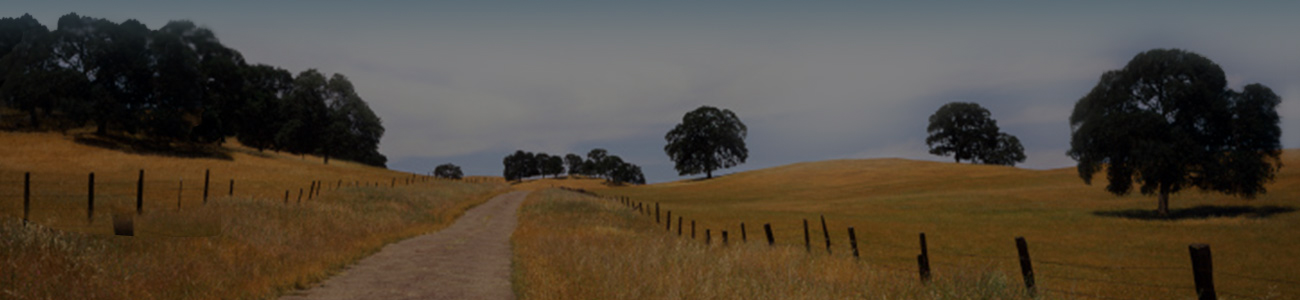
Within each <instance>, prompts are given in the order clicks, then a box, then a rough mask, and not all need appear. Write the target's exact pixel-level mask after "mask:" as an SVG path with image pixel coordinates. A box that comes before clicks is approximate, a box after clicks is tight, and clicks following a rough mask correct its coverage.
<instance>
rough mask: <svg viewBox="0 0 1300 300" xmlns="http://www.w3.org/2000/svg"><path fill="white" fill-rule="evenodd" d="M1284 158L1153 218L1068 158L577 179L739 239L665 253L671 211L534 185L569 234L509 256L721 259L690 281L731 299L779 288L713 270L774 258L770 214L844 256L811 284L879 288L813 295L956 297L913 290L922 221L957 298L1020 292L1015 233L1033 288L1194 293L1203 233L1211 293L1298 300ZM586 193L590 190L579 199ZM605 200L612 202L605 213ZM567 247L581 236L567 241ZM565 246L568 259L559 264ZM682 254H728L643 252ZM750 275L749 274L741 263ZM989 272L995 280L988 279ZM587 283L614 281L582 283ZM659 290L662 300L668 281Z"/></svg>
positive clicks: (1142, 294)
mask: <svg viewBox="0 0 1300 300" xmlns="http://www.w3.org/2000/svg"><path fill="white" fill-rule="evenodd" d="M1282 160H1283V164H1284V167H1283V168H1282V170H1281V172H1279V173H1278V174H1277V178H1276V181H1275V182H1273V183H1272V184H1269V185H1268V186H1267V187H1268V193H1267V194H1264V195H1261V196H1259V197H1258V198H1256V199H1253V200H1244V199H1240V198H1234V197H1229V196H1225V195H1221V194H1214V193H1204V192H1200V191H1198V190H1188V191H1184V192H1181V193H1178V194H1175V195H1173V197H1172V198H1171V199H1172V200H1171V206H1172V208H1173V210H1172V214H1173V216H1172V218H1171V219H1160V218H1156V217H1155V216H1154V210H1155V206H1156V203H1155V202H1156V201H1155V197H1154V196H1143V195H1140V194H1136V193H1135V194H1132V195H1127V196H1114V195H1112V194H1109V193H1107V192H1105V191H1104V186H1105V184H1106V180H1105V178H1104V177H1098V178H1095V179H1094V182H1093V184H1092V185H1086V184H1084V183H1083V182H1082V181H1081V180H1080V179H1079V178H1078V175H1077V173H1076V172H1075V171H1074V169H1073V168H1064V169H1055V170H1026V169H1018V168H1013V167H1003V166H984V165H968V164H952V163H940V162H926V161H912V160H903V159H868V160H835V161H821V162H810V163H799V164H792V165H787V166H782V167H776V168H770V169H764V170H757V171H751V172H741V173H736V174H730V175H726V176H722V177H718V178H715V179H712V180H684V181H678V182H671V183H664V184H654V185H646V186H637V187H604V186H600V187H597V188H592V187H591V186H592V185H591V184H590V183H579V184H580V185H583V186H585V187H586V189H588V190H590V191H594V192H595V193H596V194H600V195H604V196H616V197H629V198H630V199H631V200H632V201H634V202H642V203H646V204H645V205H646V207H649V208H651V209H653V207H654V205H655V204H656V203H657V204H658V205H659V207H660V210H661V211H662V212H661V213H663V214H666V213H667V212H668V211H672V215H673V218H674V219H676V218H678V217H682V218H683V221H684V223H685V226H688V227H687V229H686V230H685V231H686V232H689V231H690V229H689V226H690V225H689V224H690V223H691V222H694V223H695V226H696V229H697V231H698V233H697V236H696V238H695V241H694V242H692V243H690V244H693V245H698V244H703V243H704V239H705V237H704V231H705V230H710V231H711V232H712V233H713V243H712V246H708V247H706V249H714V250H710V251H719V250H716V249H717V248H718V240H719V232H720V231H723V230H726V231H729V232H730V233H731V239H732V243H733V244H734V243H735V242H736V240H737V237H738V235H739V234H738V233H739V232H740V224H741V223H744V224H745V225H746V235H747V236H748V241H749V243H748V244H746V247H740V248H738V249H745V250H733V251H734V252H726V250H723V251H722V252H711V254H701V255H703V256H701V257H695V256H692V255H694V254H689V253H694V252H692V251H694V250H691V251H684V250H680V249H678V250H673V248H680V247H678V246H673V245H674V244H669V245H667V246H663V245H651V244H648V243H652V241H657V242H660V243H668V242H664V239H667V240H671V241H674V242H673V243H676V241H678V240H687V241H689V240H690V234H689V233H686V234H684V235H683V237H682V238H677V237H676V230H677V227H678V225H677V224H672V225H671V228H672V230H671V231H665V228H666V225H665V224H662V223H655V217H654V216H653V212H652V213H650V214H648V215H641V216H640V217H637V215H636V214H635V213H629V211H628V209H627V208H626V207H623V206H621V205H618V204H616V203H615V204H612V205H613V208H610V207H608V206H609V205H611V204H610V201H608V200H581V199H583V198H584V197H582V196H578V195H576V194H573V193H568V194H563V195H560V194H543V195H539V196H538V197H544V198H545V199H547V200H548V201H557V202H559V203H569V204H570V205H548V204H544V203H541V202H545V201H542V200H536V201H533V202H529V203H526V204H525V207H524V212H523V213H521V218H522V220H521V228H530V227H528V226H527V224H532V223H533V222H536V220H547V221H549V222H558V223H560V224H564V225H549V226H550V227H559V228H568V229H567V230H569V231H566V232H565V234H558V233H559V231H558V229H557V230H556V231H547V230H543V229H532V230H533V231H532V232H528V233H525V234H517V235H516V247H517V248H516V249H523V250H520V252H523V253H517V254H516V259H517V260H519V261H520V262H521V265H524V266H529V265H530V264H529V263H528V262H529V261H530V260H542V261H543V262H539V263H536V264H534V267H533V268H531V269H530V268H528V267H524V268H523V269H524V271H520V270H517V272H521V273H520V274H517V280H518V281H521V282H524V283H525V284H524V285H525V286H532V285H529V284H527V282H529V281H532V280H539V278H551V277H550V276H547V274H549V273H548V272H559V273H564V274H582V273H596V274H588V275H590V276H591V277H592V278H606V277H608V278H623V279H611V280H623V281H629V282H626V283H624V284H619V283H617V282H616V283H611V284H609V286H611V288H610V289H618V288H620V287H621V288H632V287H629V286H628V285H630V284H646V285H651V286H655V285H663V286H674V285H677V284H690V282H691V281H690V280H686V281H675V279H672V278H680V277H681V274H683V273H685V274H697V273H706V274H707V273H717V272H721V273H725V274H730V275H725V276H739V278H734V279H732V280H726V279H716V280H710V281H709V282H710V284H715V285H717V286H716V288H715V289H710V290H705V291H698V290H688V291H692V293H691V294H690V295H694V296H703V297H721V298H735V297H737V296H734V294H727V293H726V292H727V291H731V292H735V291H737V290H743V289H742V288H740V287H741V286H747V285H753V284H754V282H755V281H757V282H759V283H762V285H770V286H781V283H780V282H766V283H764V280H767V279H763V276H766V275H761V274H764V273H763V272H733V273H728V272H727V271H714V269H718V268H722V269H724V270H725V269H728V268H734V266H731V263H745V262H748V263H754V264H765V265H770V264H771V263H760V262H759V261H762V260H770V259H772V257H771V256H773V255H776V254H771V253H767V252H765V251H767V250H762V249H765V247H759V248H760V249H759V250H754V249H753V246H752V245H753V244H756V243H755V242H756V241H759V240H760V239H762V238H763V237H762V231H761V230H762V226H763V224H771V226H772V228H773V230H774V231H775V240H776V243H777V244H778V246H779V247H777V248H779V249H796V250H795V251H797V252H805V249H804V247H805V245H804V243H805V242H804V235H803V230H804V229H803V222H804V220H807V221H808V222H809V224H810V227H811V228H810V233H811V236H812V237H811V253H808V254H807V255H809V256H810V257H811V258H806V259H805V258H799V261H804V260H813V261H817V260H818V259H835V258H838V259H839V260H837V261H838V262H837V263H826V264H827V265H829V266H834V267H828V268H829V270H830V271H825V272H829V273H830V274H837V273H836V272H840V273H843V274H845V275H843V276H840V277H835V276H831V277H830V278H827V279H825V280H822V281H817V280H813V282H812V283H808V284H809V285H811V286H808V287H807V289H810V290H818V291H820V290H822V289H821V288H817V287H815V286H818V285H826V286H835V285H834V284H832V283H834V282H840V281H845V280H847V281H863V282H859V283H860V286H862V287H864V288H863V289H867V290H871V287H876V289H877V290H879V291H877V292H878V293H875V292H867V293H865V294H858V293H855V292H842V291H839V290H838V289H835V288H831V289H830V290H829V291H822V293H821V294H817V293H814V294H812V295H814V296H809V297H807V298H819V297H820V296H825V297H832V298H834V297H839V296H861V295H865V296H872V295H874V296H873V298H876V297H887V298H894V297H905V298H943V297H937V296H936V297H930V296H932V295H950V294H945V293H944V292H941V291H943V289H940V291H935V290H933V289H931V290H926V289H918V288H917V287H915V285H916V282H917V281H918V280H917V276H918V275H917V273H916V272H917V271H916V268H917V261H916V255H917V254H918V253H919V252H920V250H919V243H918V233H922V232H924V233H925V234H926V238H927V243H928V247H929V249H928V251H929V256H930V261H931V266H932V268H933V274H934V278H935V280H936V282H943V281H944V280H956V282H955V283H954V282H950V284H946V285H942V286H948V287H951V289H949V290H947V291H954V289H955V292H954V293H955V294H957V295H963V296H960V297H962V298H967V297H974V298H981V297H986V296H980V295H986V294H981V293H982V292H980V291H981V290H988V289H993V290H999V291H1002V290H1012V291H1022V290H1023V285H1022V283H1021V282H1020V280H1021V276H1020V269H1019V264H1018V260H1017V252H1016V247H1015V243H1014V238H1016V237H1024V238H1025V239H1026V240H1027V242H1028V248H1029V250H1030V254H1031V257H1032V258H1033V261H1034V268H1035V269H1034V271H1035V273H1036V274H1037V275H1036V279H1037V284H1038V287H1039V288H1040V289H1042V290H1041V291H1040V293H1042V294H1043V295H1045V296H1047V297H1049V298H1068V299H1073V298H1080V299H1088V298H1089V297H1110V298H1117V299H1151V298H1171V297H1173V298H1189V297H1193V296H1194V295H1195V292H1194V289H1193V282H1192V274H1191V263H1190V258H1189V252H1188V246H1189V244H1193V243H1206V244H1209V245H1210V246H1211V249H1212V252H1213V260H1214V270H1215V283H1216V287H1217V288H1218V290H1219V291H1220V293H1219V295H1220V296H1221V297H1224V298H1226V299H1286V298H1293V297H1297V296H1300V282H1297V281H1296V280H1295V279H1294V278H1300V273H1298V271H1296V270H1300V260H1298V259H1296V258H1295V257H1294V255H1291V254H1292V253H1294V249H1296V248H1297V246H1300V213H1297V212H1296V211H1295V210H1296V205H1300V204H1298V203H1295V200H1296V199H1300V195H1298V193H1300V189H1297V188H1296V187H1297V186H1300V172H1298V171H1296V169H1294V168H1289V167H1287V166H1295V165H1297V163H1300V151H1296V150H1290V151H1286V152H1285V153H1284V155H1283V157H1282ZM547 182H549V183H547ZM564 182H565V180H551V179H546V180H545V181H537V182H534V183H529V184H532V185H540V184H555V185H565V183H564ZM573 182H575V183H576V182H580V181H578V180H573ZM539 199H541V198H539ZM593 199H594V198H593ZM584 201H587V202H591V201H594V202H596V203H594V204H581V203H583V202H584ZM601 202H604V203H601ZM579 207H580V208H579ZM609 209H613V210H611V211H606V210H609ZM574 210H578V211H586V212H590V213H592V214H595V215H600V216H605V215H606V214H611V215H610V216H605V217H602V218H606V219H605V222H604V223H599V222H597V223H599V224H598V225H592V224H590V223H592V221H590V220H585V221H572V222H585V223H583V224H586V225H587V226H586V227H584V226H578V225H575V224H571V222H566V221H564V220H565V218H556V217H555V216H559V215H566V214H567V215H573V211H574ZM822 216H824V217H825V219H826V224H827V227H828V229H829V232H828V234H829V237H830V240H831V247H830V250H829V252H830V254H829V255H828V254H827V252H828V250H827V249H826V244H825V241H824V238H823V237H824V235H825V234H827V233H823V231H822V230H821V224H820V219H819V218H820V217H822ZM628 218H635V222H632V223H627V224H624V221H625V219H628ZM673 221H676V220H673ZM642 223H650V224H648V225H641V224H642ZM848 227H854V228H855V230H856V235H857V239H858V243H859V247H860V252H861V259H860V264H851V265H852V266H853V267H845V265H844V263H848V262H851V261H852V260H853V259H852V257H851V255H850V254H849V253H851V250H850V248H849V246H848V233H847V228H848ZM521 230H522V229H521ZM539 236H545V237H548V238H537V239H538V240H547V241H548V242H546V243H551V244H559V243H561V242H559V241H557V240H566V239H578V240H584V241H586V243H577V242H575V244H574V245H582V244H594V245H595V246H591V247H590V248H588V249H584V250H581V251H577V250H575V251H571V252H574V253H561V252H559V250H558V249H551V250H544V249H546V247H545V246H543V244H533V242H531V241H535V240H534V238H535V237H539ZM620 238H626V239H627V240H620ZM610 240H618V241H619V242H617V243H615V242H610ZM620 243H626V244H627V245H625V246H622V247H621V248H611V247H613V246H609V245H615V244H620ZM682 247H696V246H682ZM747 247H748V248H747ZM568 248H578V249H583V247H577V246H573V245H570V247H568ZM662 248H668V249H662ZM529 249H533V250H529ZM633 249H658V250H661V251H666V252H656V250H633ZM647 251H648V252H649V253H646V252H647ZM674 251H680V252H681V253H674ZM774 251H775V250H774ZM781 251H785V250H781ZM682 253H688V254H682ZM782 255H784V254H782ZM603 256H611V257H609V258H602V257H603ZM737 256H739V258H736V257H737ZM778 256H779V255H778ZM568 257H572V258H571V259H573V260H574V261H568V259H570V258H568ZM579 258H582V259H579ZM679 258H680V259H679ZM686 258H690V259H686ZM601 259H604V260H610V261H616V262H620V263H615V264H610V265H611V266H610V267H609V268H611V270H605V269H602V268H591V269H572V268H570V267H566V266H570V265H575V264H576V265H581V264H579V262H580V261H582V260H601ZM683 259H685V260H692V259H705V260H709V259H711V260H716V261H717V262H716V263H718V264H724V265H723V266H718V265H712V264H708V263H704V264H701V263H695V264H683V265H678V266H674V267H669V268H667V269H662V268H660V267H656V266H651V265H648V264H650V263H649V262H659V263H669V264H672V263H673V261H679V262H680V261H682V260H683ZM638 262H647V263H645V264H640V263H638ZM805 262H806V261H805ZM807 263H814V262H807ZM859 265H860V266H859ZM543 266H545V267H543ZM706 266H707V267H706ZM769 267H771V268H777V269H778V270H777V271H779V273H782V274H786V275H784V276H787V277H786V278H793V277H799V278H818V277H819V276H822V277H825V276H830V275H819V274H816V273H818V272H823V271H818V270H806V269H807V267H806V266H804V265H802V263H790V264H777V265H774V266H769ZM637 268H650V269H648V270H652V271H646V272H637V273H636V275H628V276H614V274H615V273H617V272H618V271H617V270H618V269H637ZM675 268H680V269H675ZM844 268H849V269H850V270H859V269H856V268H861V270H865V271H863V272H865V273H867V275H852V274H854V273H857V272H858V271H844V270H842V269H844ZM837 270H838V271H837ZM767 271H768V272H772V270H767ZM602 272H608V273H602ZM803 272H813V273H803ZM749 273H754V274H756V275H752V276H751V275H744V274H749ZM629 276H630V277H632V278H628V277H629ZM725 276H724V277H725ZM691 278H694V277H691ZM778 278H779V276H778ZM989 278H992V279H996V280H991V281H990V280H985V279H989ZM697 279H698V278H697ZM810 280H811V279H810ZM882 280H883V281H885V282H892V283H894V284H886V285H884V286H881V285H880V284H879V283H878V282H879V281H882ZM598 281H599V280H598ZM776 281H780V280H776ZM865 281H871V283H870V284H868V282H865ZM828 282H829V283H828ZM592 286H597V287H599V286H603V285H602V283H597V284H593V285H592ZM584 289H585V290H590V289H592V288H584ZM681 289H687V288H685V287H679V289H678V290H679V291H680V290H681ZM800 289H802V288H800V287H799V286H797V285H796V286H795V287H791V290H792V291H798V290H800ZM525 290H528V289H525ZM695 292H698V293H695ZM774 293H775V294H776V295H772V294H771V293H768V294H764V293H759V294H758V295H756V297H759V298H782V297H781V296H782V295H781V293H782V292H781V291H780V290H778V291H776V292H774ZM541 294H544V293H541ZM995 294H996V293H995ZM584 295H611V294H608V293H602V292H599V291H591V293H590V294H584ZM665 295H667V296H670V297H671V296H674V295H675V294H665ZM998 295H1002V294H998ZM764 296H767V297H764ZM543 298H545V297H543ZM801 298H802V297H801ZM995 298H996V297H995Z"/></svg>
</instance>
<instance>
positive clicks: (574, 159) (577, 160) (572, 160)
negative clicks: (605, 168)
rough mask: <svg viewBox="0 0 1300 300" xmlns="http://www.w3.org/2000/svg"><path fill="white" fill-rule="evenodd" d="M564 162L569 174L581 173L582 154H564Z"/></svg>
mask: <svg viewBox="0 0 1300 300" xmlns="http://www.w3.org/2000/svg"><path fill="white" fill-rule="evenodd" d="M564 163H565V164H566V165H568V167H569V175H577V174H582V163H583V160H582V156H578V155H577V154H573V153H569V154H567V155H564Z"/></svg>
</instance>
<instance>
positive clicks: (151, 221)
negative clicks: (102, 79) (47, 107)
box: [0, 132, 505, 299]
mask: <svg viewBox="0 0 1300 300" xmlns="http://www.w3.org/2000/svg"><path fill="white" fill-rule="evenodd" d="M0 143H3V144H4V145H5V146H4V147H3V148H0V237H3V238H0V274H9V275H11V276H10V279H14V278H16V279H14V280H9V279H6V280H0V295H3V296H0V298H19V299H250V298H257V299H263V298H269V297H274V296H276V295H280V294H283V293H286V292H290V291H292V290H294V289H298V288H303V287H306V286H309V285H311V284H312V283H313V282H316V281H319V280H321V279H324V278H327V277H328V276H329V275H331V274H333V273H337V272H339V271H340V270H341V269H342V268H343V267H345V266H347V265H348V264H350V263H352V262H354V261H356V260H358V259H360V258H363V257H365V256H366V255H368V254H370V253H374V252H375V251H377V250H378V249H380V248H381V247H383V246H384V245H385V244H388V243H391V242H394V241H398V240H401V239H405V238H408V237H412V236H415V235H419V234H423V233H428V232H432V231H435V230H438V229H441V228H443V227H445V226H448V225H450V224H451V223H452V222H453V221H454V220H455V219H456V218H457V217H458V216H459V215H460V214H461V213H463V212H464V211H465V210H466V209H468V208H469V207H472V206H474V205H477V204H479V203H482V202H483V201H486V200H487V199H488V198H491V197H492V196H493V195H496V194H499V193H501V192H504V191H505V185H503V184H500V183H496V182H482V183H470V182H466V181H442V180H432V179H428V178H423V177H418V176H414V175H413V174H409V173H402V172H395V171H390V170H386V169H382V168H375V167H369V166H364V165H360V164H356V163H351V162H344V161H338V160H331V161H330V163H329V164H328V165H325V164H323V163H322V160H321V159H320V158H317V157H311V156H306V157H300V156H291V155H282V154H276V153H273V152H269V151H268V152H265V153H261V152H257V151H256V150H252V149H248V148H245V147H242V146H239V145H238V144H229V143H228V144H227V145H226V146H224V147H221V148H219V149H209V150H210V151H212V152H216V153H217V154H219V155H213V156H215V157H221V156H226V157H228V158H182V157H173V156H161V155H152V154H150V155H142V154H133V153H126V152H122V151H117V150H109V149H104V148H101V147H96V146H87V145H83V144H79V143H77V142H75V141H74V138H73V136H72V135H62V134H57V133H14V132H0ZM140 170H144V172H145V174H144V176H145V178H144V195H143V196H144V203H145V204H144V208H143V214H137V213H136V211H135V209H136V207H135V197H136V184H137V179H138V176H139V171H140ZM205 171H210V172H211V173H210V174H211V182H210V186H209V197H208V202H207V203H206V204H204V203H203V186H204V180H203V179H204V172H205ZM25 172H31V216H30V218H31V221H32V223H33V224H28V225H23V224H22V223H21V221H20V220H21V218H22V215H23V204H22V202H23V200H22V199H23V195H22V194H23V174H24V173H25ZM91 172H94V174H95V190H94V195H95V200H94V208H95V209H94V213H93V215H91V216H89V218H88V216H87V204H88V203H87V202H88V201H87V200H88V197H87V194H88V180H89V178H88V177H89V176H88V175H89V173H91ZM232 179H233V180H234V187H233V193H232V192H231V187H230V181H231V180H232ZM313 181H317V182H320V189H319V191H320V192H319V193H317V194H313V193H310V192H309V191H310V190H311V187H312V182H313ZM182 182H183V183H182ZM304 192H305V194H306V195H302V193H304ZM117 216H125V217H128V218H132V219H134V224H135V236H134V237H122V236H114V235H113V230H112V228H113V225H112V224H113V218H114V217H117Z"/></svg>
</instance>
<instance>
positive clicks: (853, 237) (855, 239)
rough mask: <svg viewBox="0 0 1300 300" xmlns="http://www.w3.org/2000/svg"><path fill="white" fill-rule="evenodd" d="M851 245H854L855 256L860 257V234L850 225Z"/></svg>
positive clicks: (855, 257)
mask: <svg viewBox="0 0 1300 300" xmlns="http://www.w3.org/2000/svg"><path fill="white" fill-rule="evenodd" d="M849 246H852V247H853V258H854V259H857V258H858V235H857V234H856V233H854V232H853V226H849Z"/></svg>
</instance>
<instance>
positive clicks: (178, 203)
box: [176, 178, 185, 211]
mask: <svg viewBox="0 0 1300 300" xmlns="http://www.w3.org/2000/svg"><path fill="white" fill-rule="evenodd" d="M179 182H180V184H179V185H177V186H176V211H181V195H182V194H184V192H185V178H181V179H180V180H179Z"/></svg>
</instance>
